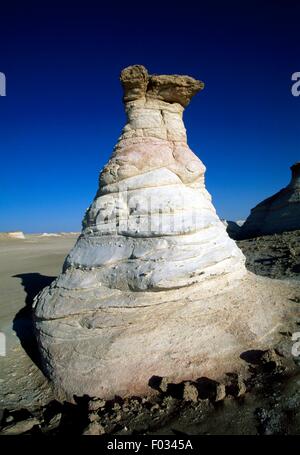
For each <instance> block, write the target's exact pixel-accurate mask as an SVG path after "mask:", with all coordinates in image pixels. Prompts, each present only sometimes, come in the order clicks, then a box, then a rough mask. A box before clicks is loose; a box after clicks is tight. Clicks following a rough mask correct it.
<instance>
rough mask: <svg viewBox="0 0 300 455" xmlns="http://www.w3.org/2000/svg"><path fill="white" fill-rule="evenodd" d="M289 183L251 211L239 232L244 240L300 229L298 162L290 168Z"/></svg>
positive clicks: (299, 167)
mask: <svg viewBox="0 0 300 455" xmlns="http://www.w3.org/2000/svg"><path fill="white" fill-rule="evenodd" d="M291 171H292V177H291V181H290V183H289V184H288V186H286V187H285V188H283V189H282V190H280V191H279V192H278V193H276V194H274V195H273V196H271V197H269V198H267V199H265V200H264V201H262V202H260V203H259V204H258V205H257V206H256V207H254V208H253V209H252V210H251V213H250V215H249V217H248V218H247V220H246V222H245V224H244V225H243V226H242V228H241V230H240V232H239V238H241V239H246V238H251V237H258V236H260V235H268V234H279V233H282V232H286V231H295V230H298V229H300V162H299V163H295V164H294V165H293V166H291Z"/></svg>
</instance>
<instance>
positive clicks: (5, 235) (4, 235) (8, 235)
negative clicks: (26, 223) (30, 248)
mask: <svg viewBox="0 0 300 455" xmlns="http://www.w3.org/2000/svg"><path fill="white" fill-rule="evenodd" d="M0 239H21V240H24V239H25V235H24V233H23V232H22V231H14V232H0Z"/></svg>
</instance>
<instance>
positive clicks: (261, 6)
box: [0, 0, 300, 232]
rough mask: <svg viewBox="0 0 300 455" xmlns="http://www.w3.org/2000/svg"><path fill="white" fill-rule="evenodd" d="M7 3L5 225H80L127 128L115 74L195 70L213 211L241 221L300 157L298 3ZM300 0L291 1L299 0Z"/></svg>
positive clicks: (0, 101)
mask: <svg viewBox="0 0 300 455" xmlns="http://www.w3.org/2000/svg"><path fill="white" fill-rule="evenodd" d="M6 3H7V5H6V6H5V5H4V4H1V17H0V71H1V72H3V73H5V74H6V78H7V96H6V97H0V150H1V168H0V169H1V175H0V182H1V199H0V214H1V215H0V230H2V231H3V230H17V229H21V230H24V231H26V232H41V231H61V230H65V231H66V230H79V229H80V224H81V220H82V217H83V214H84V211H85V209H86V208H87V207H88V205H89V204H90V202H91V201H92V199H93V197H94V195H95V193H96V189H97V180H98V174H99V171H100V169H101V168H102V167H103V165H104V164H105V162H106V161H107V160H108V158H109V155H110V154H111V151H112V148H113V146H114V144H115V143H116V140H117V138H118V136H119V135H120V132H121V129H122V126H123V125H124V121H125V115H124V109H123V105H122V103H121V88H120V84H119V73H120V71H121V69H122V68H123V67H125V66H128V65H130V64H135V63H140V64H143V65H145V66H146V67H147V68H148V70H149V72H150V73H165V74H168V73H169V74H172V73H177V74H189V75H192V76H194V77H196V78H199V79H201V80H203V81H204V82H205V84H206V86H205V90H204V91H203V92H201V93H200V94H198V95H197V96H196V97H195V98H194V99H193V101H192V103H191V104H190V106H188V108H187V110H186V112H185V123H186V126H187V129H188V140H189V145H190V147H191V148H192V150H193V151H194V152H195V153H196V154H197V155H198V156H199V157H200V158H201V160H202V161H203V162H204V164H205V165H206V167H207V174H206V182H207V188H208V190H209V191H210V193H211V194H212V196H213V201H214V204H215V206H216V208H217V211H218V213H219V215H220V216H221V217H223V218H227V219H240V218H245V217H246V216H247V215H248V213H249V211H250V209H251V207H253V206H254V205H256V204H257V203H258V202H259V201H261V200H262V199H264V198H265V197H267V196H269V195H271V194H273V193H274V192H276V191H277V190H279V189H280V188H282V187H283V186H285V185H286V184H287V183H288V181H289V178H290V171H289V166H290V165H291V164H293V162H295V161H299V159H300V156H299V151H300V134H299V133H300V97H299V98H295V97H293V96H292V95H291V91H290V88H291V85H292V82H291V74H292V73H293V72H295V71H300V57H299V56H300V53H299V52H300V51H299V43H300V33H299V22H300V8H299V2H297V1H288V0H282V1H278V0H274V1H269V0H264V1H263V0H260V1H256V0H253V1H247V0H246V1H239V2H233V1H230V0H228V1H226V2H225V1H211V0H210V1H205V2H202V1H197V2H196V1H195V2H189V1H188V0H186V1H185V2H182V1H181V2H179V3H178V5H177V4H176V2H175V0H173V1H171V2H168V1H162V0H161V1H159V2H156V1H155V0H152V1H149V2H142V1H141V0H140V1H122V2H117V1H113V0H111V1H110V2H102V1H100V0H99V1H98V2H91V1H89V0H85V1H82V2H75V1H72V2H71V1H70V2H67V1H63V0H62V1H60V2H55V1H51V2H49V3H48V2H47V1H40V2H39V3H37V2H36V3H34V2H31V1H19V2H16V1H14V0H10V1H9V2H6ZM297 4H298V6H296V5H297Z"/></svg>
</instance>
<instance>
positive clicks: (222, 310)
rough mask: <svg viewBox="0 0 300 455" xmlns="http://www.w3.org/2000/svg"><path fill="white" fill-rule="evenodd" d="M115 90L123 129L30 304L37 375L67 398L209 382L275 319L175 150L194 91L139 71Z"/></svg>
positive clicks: (192, 83) (200, 175)
mask: <svg viewBox="0 0 300 455" xmlns="http://www.w3.org/2000/svg"><path fill="white" fill-rule="evenodd" d="M121 83H122V86H123V89H124V103H125V109H126V113H127V124H126V125H125V127H124V129H123V131H122V134H121V137H120V138H119V140H118V143H117V145H116V146H115V149H114V151H113V154H112V157H111V159H110V161H109V162H108V164H107V165H106V166H105V167H104V169H103V170H102V172H101V174H100V179H99V190H98V192H97V194H96V196H95V199H94V201H93V202H92V204H91V206H90V207H89V209H88V210H87V212H86V215H85V217H84V220H83V229H82V233H81V235H80V237H79V239H78V241H77V243H76V245H75V246H74V248H73V249H72V250H71V252H70V253H69V255H68V256H67V258H66V260H65V263H64V267H63V272H62V274H61V275H60V276H59V277H58V278H57V279H56V280H55V281H54V282H53V283H52V284H51V286H50V287H48V288H46V289H44V290H43V291H42V292H41V294H40V295H39V296H38V298H37V299H36V302H35V305H36V308H35V319H36V329H37V335H38V339H39V344H40V349H41V355H42V359H43V364H44V369H45V371H46V373H47V375H48V376H49V377H50V378H51V379H52V380H53V382H54V384H55V386H56V387H57V389H59V390H63V391H64V393H66V395H67V396H68V397H72V396H73V395H74V394H76V395H83V394H88V395H91V396H101V397H105V398H109V397H112V396H114V395H115V394H118V395H123V396H126V395H132V394H134V393H137V394H140V393H141V394H143V393H146V392H147V391H148V381H149V379H150V378H151V377H152V376H155V375H158V376H168V377H170V378H171V379H172V380H173V381H179V380H182V379H191V378H196V377H199V376H202V375H203V374H209V375H210V377H216V376H217V375H219V374H221V373H222V371H223V372H224V362H225V364H226V365H227V366H226V367H229V366H230V365H231V364H232V365H233V364H235V362H236V359H238V357H239V353H240V352H242V350H243V349H246V347H248V346H251V345H255V343H257V342H258V340H262V339H264V338H266V334H267V333H270V332H272V330H273V329H274V326H276V325H277V323H278V318H277V316H278V314H277V313H276V317H273V314H271V313H270V314H269V316H268V323H267V322H266V318H265V311H266V310H267V309H268V304H266V305H265V308H262V307H261V303H260V300H259V298H257V296H258V295H259V296H261V295H262V293H263V291H262V289H263V288H264V283H261V281H259V282H258V283H257V282H256V279H254V278H253V277H252V276H251V277H249V276H248V274H247V272H246V269H245V266H244V262H245V258H244V256H243V254H242V253H241V251H240V250H239V249H238V247H237V246H236V244H235V242H234V241H233V240H231V239H230V238H229V237H228V235H227V233H226V228H225V226H224V225H223V223H222V222H221V221H220V220H219V218H218V216H217V214H216V211H215V209H214V207H213V205H212V202H211V197H210V195H209V193H208V192H207V190H206V188H205V183H204V173H205V167H204V165H203V163H202V162H201V161H200V160H199V158H197V156H196V155H194V153H193V152H192V151H191V150H190V148H189V147H188V145H187V138H186V130H185V127H184V123H183V119H182V115H183V111H184V108H185V107H186V106H187V105H188V103H189V101H190V99H191V98H192V96H193V95H195V94H196V93H197V92H199V91H200V90H201V89H202V88H203V83H202V82H200V81H197V80H195V79H193V78H191V77H188V76H165V75H163V76H151V75H149V74H148V72H147V70H146V69H145V68H144V67H142V66H140V65H135V66H131V67H128V68H126V69H124V70H123V71H122V73H121ZM253 292H254V294H253ZM285 292H286V295H287V294H288V293H289V292H288V291H287V290H286V291H285ZM270 293H271V294H272V296H273V300H272V299H271V300H272V302H271V303H270V305H272V306H273V308H275V307H276V308H277V307H278V308H279V309H280V311H279V312H282V308H284V305H282V299H281V300H280V298H279V296H280V293H278V290H276V292H274V289H272V288H271V287H270V289H269V294H270ZM274 299H275V301H274ZM279 302H280V304H279ZM280 305H281V306H280ZM233 359H235V360H233Z"/></svg>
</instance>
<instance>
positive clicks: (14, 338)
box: [0, 234, 77, 410]
mask: <svg viewBox="0 0 300 455" xmlns="http://www.w3.org/2000/svg"><path fill="white" fill-rule="evenodd" d="M76 239H77V235H76V234H67V235H63V236H61V237H40V236H38V235H27V236H26V239H25V240H17V239H16V240H14V239H0V332H2V333H4V334H5V336H6V356H5V357H2V356H1V357H0V410H1V409H3V408H6V407H9V408H10V407H12V408H13V407H16V408H20V407H28V406H29V407H32V406H34V405H38V404H41V403H44V402H46V401H48V399H49V397H50V395H51V389H50V387H49V384H48V382H47V381H46V379H45V378H44V376H43V375H42V373H41V372H40V370H39V369H38V368H37V366H36V365H35V364H34V362H33V361H32V360H31V359H30V357H29V355H28V354H27V353H26V351H25V350H24V348H23V347H25V349H26V350H27V351H28V352H29V354H30V355H31V356H36V352H35V351H34V348H32V347H31V346H32V331H31V327H30V319H29V318H28V314H29V307H30V306H31V302H32V298H33V297H34V295H35V294H36V293H37V292H38V291H39V290H41V289H42V288H43V287H44V286H47V285H48V284H50V282H51V280H52V279H53V278H54V277H56V276H57V275H58V274H59V272H60V270H61V267H62V264H63V261H64V258H65V256H66V255H67V253H68V252H69V250H70V248H71V247H72V246H73V245H74V243H75V241H76ZM18 334H19V336H20V338H21V340H22V344H23V347H22V344H21V341H20V338H19V337H18ZM32 349H33V352H32ZM24 371H26V372H27V374H26V375H25V376H24ZM33 384H34V385H35V386H34V387H33ZM37 384H38V385H39V387H37Z"/></svg>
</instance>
